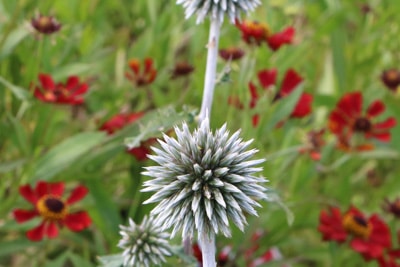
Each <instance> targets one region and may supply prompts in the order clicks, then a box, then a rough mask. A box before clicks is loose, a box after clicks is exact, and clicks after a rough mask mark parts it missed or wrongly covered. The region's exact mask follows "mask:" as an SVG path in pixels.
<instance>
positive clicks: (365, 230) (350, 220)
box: [342, 213, 372, 239]
mask: <svg viewBox="0 0 400 267" xmlns="http://www.w3.org/2000/svg"><path fill="white" fill-rule="evenodd" d="M342 225H343V227H344V229H345V230H346V231H347V232H348V233H350V234H352V235H354V236H357V237H361V238H364V239H367V238H368V237H369V236H370V234H371V231H372V225H371V224H370V223H368V221H367V220H365V218H364V217H362V216H360V215H356V214H352V213H347V214H345V215H344V216H343V219H342Z"/></svg>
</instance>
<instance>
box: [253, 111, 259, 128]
mask: <svg viewBox="0 0 400 267" xmlns="http://www.w3.org/2000/svg"><path fill="white" fill-rule="evenodd" d="M251 122H252V124H253V127H257V125H258V124H259V122H260V114H254V115H253V117H252V118H251Z"/></svg>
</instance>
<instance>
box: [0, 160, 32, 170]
mask: <svg viewBox="0 0 400 267" xmlns="http://www.w3.org/2000/svg"><path fill="white" fill-rule="evenodd" d="M25 162H26V159H17V160H13V161H9V162H2V163H0V173H6V172H10V171H13V170H15V169H17V168H20V167H22V166H23V165H24V164H25Z"/></svg>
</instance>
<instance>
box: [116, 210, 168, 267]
mask: <svg viewBox="0 0 400 267" xmlns="http://www.w3.org/2000/svg"><path fill="white" fill-rule="evenodd" d="M120 228H121V231H120V234H121V236H122V238H121V240H120V241H119V243H118V247H120V248H122V249H124V252H123V253H122V256H123V257H124V265H123V266H124V267H144V266H145V267H149V266H154V265H160V264H161V262H164V261H165V256H170V255H171V249H170V246H169V243H168V241H167V238H168V237H169V234H168V233H165V232H163V231H162V230H161V229H160V227H159V226H157V225H156V224H155V223H154V220H153V218H152V217H150V218H147V216H145V217H144V219H143V221H142V223H141V224H140V225H136V224H135V222H134V221H133V220H132V219H129V225H128V226H123V225H120Z"/></svg>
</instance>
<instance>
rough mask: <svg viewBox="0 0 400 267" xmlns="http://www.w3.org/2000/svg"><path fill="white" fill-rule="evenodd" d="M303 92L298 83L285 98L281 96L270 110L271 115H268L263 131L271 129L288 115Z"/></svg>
mask: <svg viewBox="0 0 400 267" xmlns="http://www.w3.org/2000/svg"><path fill="white" fill-rule="evenodd" d="M302 93H303V86H302V84H301V85H299V86H298V87H297V88H296V89H294V91H293V92H292V93H291V94H290V95H288V96H287V97H285V98H281V99H280V100H279V101H278V103H277V104H276V106H275V107H274V109H273V111H272V115H271V116H270V117H269V120H268V122H267V124H266V127H265V128H264V131H265V132H268V131H270V130H271V129H273V128H274V127H275V126H276V125H277V124H278V123H279V122H280V121H282V120H284V119H286V118H288V117H289V115H290V114H291V113H292V112H293V110H294V108H295V107H296V104H297V102H298V101H299V99H300V96H301V94H302Z"/></svg>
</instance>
